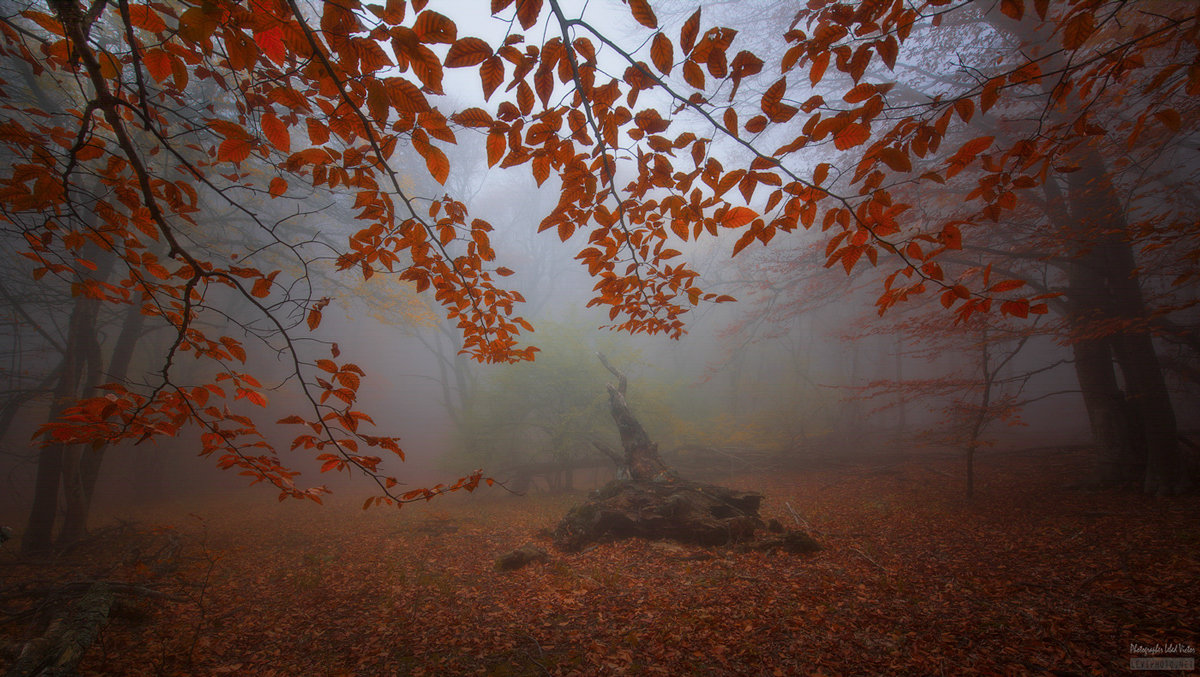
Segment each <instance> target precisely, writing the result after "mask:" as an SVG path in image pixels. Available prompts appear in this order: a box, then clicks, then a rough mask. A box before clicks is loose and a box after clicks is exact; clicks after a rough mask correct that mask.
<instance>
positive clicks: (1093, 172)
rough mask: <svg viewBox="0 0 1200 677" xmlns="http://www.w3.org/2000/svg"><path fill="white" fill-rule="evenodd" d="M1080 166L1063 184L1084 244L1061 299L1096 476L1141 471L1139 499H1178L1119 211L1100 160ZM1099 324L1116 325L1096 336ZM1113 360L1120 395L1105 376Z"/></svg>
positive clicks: (1174, 430)
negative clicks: (1092, 438)
mask: <svg viewBox="0 0 1200 677" xmlns="http://www.w3.org/2000/svg"><path fill="white" fill-rule="evenodd" d="M1081 159H1082V162H1081V169H1080V170H1079V171H1077V172H1073V173H1071V174H1070V175H1069V179H1068V190H1069V195H1070V207H1071V224H1072V226H1073V232H1074V233H1075V234H1076V235H1077V236H1078V238H1079V239H1080V240H1081V241H1086V242H1089V243H1090V244H1089V246H1088V247H1087V248H1086V249H1085V250H1084V251H1083V252H1081V254H1080V257H1079V260H1078V261H1077V262H1076V263H1075V264H1074V265H1073V267H1072V270H1071V276H1070V277H1071V279H1070V293H1069V299H1070V301H1071V303H1072V305H1073V308H1074V312H1073V313H1072V319H1073V320H1074V321H1073V323H1072V324H1073V325H1074V329H1075V330H1076V332H1077V334H1078V343H1077V346H1078V347H1077V348H1076V358H1077V363H1076V372H1077V374H1079V376H1080V387H1081V388H1082V389H1083V390H1084V399H1085V403H1086V404H1087V406H1088V412H1089V417H1090V418H1091V422H1092V429H1093V432H1094V433H1096V434H1097V443H1098V444H1099V446H1100V448H1101V449H1102V453H1103V456H1102V459H1103V469H1102V477H1103V478H1104V479H1107V480H1109V481H1119V478H1121V477H1129V476H1130V475H1129V473H1130V472H1131V471H1137V470H1142V489H1143V491H1145V492H1146V493H1149V494H1177V493H1182V492H1185V491H1188V490H1190V489H1191V488H1192V480H1191V477H1190V476H1189V475H1188V469H1187V464H1186V463H1184V459H1183V456H1182V453H1181V450H1180V448H1179V443H1178V425H1177V422H1176V420H1175V409H1174V407H1173V405H1172V403H1171V397H1170V393H1169V392H1168V390H1167V384H1166V379H1165V378H1164V375H1163V369H1162V365H1161V364H1160V363H1159V360H1158V354H1157V352H1156V350H1155V347H1154V342H1153V339H1152V336H1151V334H1150V326H1151V323H1150V319H1149V317H1148V314H1147V311H1146V306H1145V302H1144V300H1143V297H1142V290H1141V286H1140V285H1139V282H1138V277H1137V268H1136V265H1137V264H1136V260H1135V258H1134V254H1133V250H1132V247H1131V244H1130V242H1129V240H1128V235H1127V231H1128V228H1127V224H1126V221H1125V212H1124V210H1123V209H1122V207H1121V204H1120V203H1119V202H1118V200H1117V199H1116V193H1115V188H1114V186H1113V184H1112V182H1111V180H1110V179H1109V177H1108V174H1107V171H1106V169H1105V164H1104V161H1103V158H1101V157H1100V156H1099V154H1098V153H1096V152H1094V151H1089V152H1087V153H1085V154H1084V155H1083V157H1082V158H1081ZM1101 323H1103V324H1104V325H1113V324H1114V323H1115V325H1116V326H1115V329H1102V328H1101V326H1100V325H1101ZM1080 357H1082V358H1083V360H1082V361H1079V360H1078V358H1080ZM1114 359H1115V361H1116V364H1117V365H1118V366H1119V367H1120V374H1121V376H1122V377H1123V381H1124V387H1125V389H1124V392H1122V391H1121V390H1120V388H1119V386H1118V382H1117V379H1116V375H1115V373H1113V367H1112V362H1113V360H1114ZM1089 388H1095V389H1097V390H1094V391H1091V392H1089Z"/></svg>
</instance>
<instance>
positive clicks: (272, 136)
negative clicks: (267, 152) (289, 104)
mask: <svg viewBox="0 0 1200 677" xmlns="http://www.w3.org/2000/svg"><path fill="white" fill-rule="evenodd" d="M262 130H263V136H265V137H267V141H270V142H271V145H272V146H275V148H276V149H278V150H279V151H280V152H283V153H291V152H292V135H291V133H290V132H289V131H288V126H287V125H286V124H284V123H283V121H282V120H280V119H279V118H278V117H276V116H275V113H272V112H271V111H267V112H266V113H263V116H262Z"/></svg>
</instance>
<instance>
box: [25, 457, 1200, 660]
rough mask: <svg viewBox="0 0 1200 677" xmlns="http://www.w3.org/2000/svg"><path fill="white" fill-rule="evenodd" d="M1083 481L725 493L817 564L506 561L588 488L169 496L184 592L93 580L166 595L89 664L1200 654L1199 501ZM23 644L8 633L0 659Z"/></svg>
mask: <svg viewBox="0 0 1200 677" xmlns="http://www.w3.org/2000/svg"><path fill="white" fill-rule="evenodd" d="M1085 466H1086V459H1084V458H1083V457H1081V456H1078V455H1075V454H1068V453H1053V454H1041V455H1029V454H1026V455H1008V456H1002V455H999V454H994V455H990V456H988V457H985V459H984V460H983V461H982V462H981V463H980V464H979V474H980V486H981V489H980V490H979V491H978V498H977V499H976V501H975V502H974V503H973V504H971V505H968V504H966V503H965V502H964V501H963V500H962V498H961V491H962V489H961V485H962V482H961V479H954V478H952V477H951V476H952V475H954V474H955V473H956V472H958V470H959V468H958V464H957V463H956V462H955V461H954V460H951V459H945V458H942V459H929V458H926V459H913V460H910V461H907V462H903V463H894V464H890V465H879V464H877V465H864V466H849V467H841V468H827V469H822V470H813V471H808V472H803V473H795V474H791V475H787V474H782V475H781V474H775V475H770V476H765V475H739V476H735V477H734V478H732V479H729V480H727V481H726V482H725V483H726V484H729V485H731V486H736V487H740V488H746V489H756V490H761V491H763V492H764V493H766V494H767V500H766V503H765V505H764V511H763V512H764V516H765V517H776V518H778V519H780V520H781V521H784V522H788V523H791V522H793V521H794V519H795V518H794V517H793V516H792V515H791V514H790V513H789V511H788V510H787V508H786V506H785V502H786V503H790V505H791V506H793V507H794V508H795V509H796V511H797V513H798V515H799V516H800V518H801V519H802V520H803V521H804V522H806V523H807V524H806V528H808V529H809V530H811V532H812V533H813V535H814V536H816V537H817V539H818V540H819V541H820V542H821V543H822V544H823V545H824V546H825V549H824V550H822V551H821V552H819V553H817V554H815V555H811V556H793V555H786V554H774V553H739V552H735V551H733V550H722V549H711V550H706V549H702V548H696V547H690V546H678V545H674V544H664V543H651V542H646V541H638V540H633V541H626V542H620V543H612V544H607V545H602V546H599V547H596V548H594V549H591V550H589V551H586V552H583V553H579V554H570V555H566V554H562V553H554V552H552V558H551V561H550V562H549V563H546V564H540V565H533V566H530V567H527V568H525V569H522V570H519V571H516V572H511V573H501V572H497V571H496V570H495V569H494V568H493V560H494V558H495V557H496V556H497V555H498V554H500V553H502V552H504V551H507V550H509V549H511V548H514V547H516V546H518V545H521V544H523V543H525V542H528V541H529V540H531V539H533V540H535V542H539V541H537V537H536V536H535V533H536V532H537V531H539V530H541V529H544V528H547V527H552V526H553V524H554V523H555V522H556V520H557V519H558V518H559V517H561V516H562V514H563V513H564V512H565V511H566V510H567V508H568V507H570V505H572V504H574V503H576V502H579V501H581V500H583V498H584V496H583V495H582V494H576V495H570V496H563V495H559V496H544V495H543V496H531V497H527V498H514V497H510V496H505V495H501V494H500V493H499V492H493V493H491V494H484V495H478V494H477V495H474V496H463V497H448V498H443V499H438V500H435V501H434V502H432V503H430V504H421V505H410V506H407V507H405V508H404V509H403V510H401V511H399V512H396V511H394V510H384V509H376V510H371V511H367V512H362V511H361V510H359V509H358V508H357V507H356V506H355V501H353V500H351V498H352V497H344V501H343V502H342V503H340V504H333V505H326V506H325V507H320V506H314V505H308V504H304V505H301V504H298V503H294V502H288V503H283V504H279V505H274V504H270V503H269V501H266V500H263V498H264V497H262V496H258V497H257V500H252V501H245V500H244V499H237V500H236V501H235V500H225V501H221V502H217V501H211V502H209V503H205V504H200V505H196V504H192V505H187V506H184V505H164V506H160V507H159V508H158V509H156V511H155V512H154V515H155V519H156V520H158V521H161V522H169V523H171V524H172V525H173V528H174V529H175V532H174V533H178V534H179V540H180V542H181V543H182V544H183V546H182V547H183V550H184V552H185V556H183V557H181V558H180V561H181V562H182V563H183V564H182V566H181V568H180V569H179V570H178V571H176V572H174V573H173V574H172V578H171V579H170V581H173V582H170V583H167V582H165V581H167V580H168V579H164V578H156V579H154V580H149V578H150V576H149V574H147V572H146V568H147V567H146V566H145V564H144V563H143V564H139V565H138V566H137V567H132V568H130V567H126V568H125V569H119V567H118V569H119V570H115V569H112V568H110V569H109V570H107V571H108V573H107V575H108V576H109V577H110V578H111V577H114V576H128V577H130V578H129V580H135V581H136V580H143V581H148V582H147V585H150V584H155V585H159V586H160V588H161V589H162V590H163V591H164V592H167V593H168V594H172V595H173V596H174V597H175V598H176V599H175V600H168V599H161V600H150V601H149V603H143V604H142V605H141V606H142V608H143V611H142V613H140V614H134V615H129V617H126V615H117V617H115V618H114V619H113V621H112V622H111V623H110V624H109V625H108V626H107V627H106V628H105V629H104V631H103V633H102V635H101V638H100V640H99V643H98V644H97V645H96V646H95V647H93V649H92V650H91V652H90V653H89V655H88V657H87V658H86V659H85V661H84V664H83V665H82V666H81V668H82V672H83V673H84V674H94V675H101V674H108V675H157V674H167V675H170V674H203V675H211V674H237V675H242V674H245V675H448V674H450V675H453V674H479V675H544V674H553V675H560V674H561V675H571V674H579V675H599V674H612V675H625V674H645V675H655V674H667V675H679V674H691V675H727V674H739V675H745V674H765V675H771V674H776V675H793V674H829V675H842V674H922V675H930V674H932V675H940V674H945V675H967V674H985V675H994V674H1014V675H1015V674H1028V673H1031V672H1032V673H1047V672H1050V671H1058V672H1057V673H1055V674H1064V675H1066V674H1080V675H1088V674H1108V673H1111V672H1114V671H1122V672H1123V671H1124V670H1126V669H1127V668H1128V666H1129V659H1130V657H1131V655H1130V645H1131V644H1132V643H1138V644H1142V645H1147V646H1153V645H1156V644H1157V645H1167V644H1182V645H1184V646H1191V647H1194V646H1195V644H1196V637H1197V624H1196V618H1197V617H1196V615H1195V613H1194V612H1195V609H1197V608H1200V585H1197V581H1200V559H1198V553H1200V520H1198V519H1197V517H1200V499H1198V498H1197V497H1185V498H1172V499H1144V498H1142V497H1139V496H1136V495H1129V494H1122V493H1116V492H1092V491H1082V490H1071V489H1066V488H1065V487H1067V486H1068V485H1070V484H1071V483H1072V482H1073V481H1074V478H1077V477H1078V476H1079V474H1080V473H1081V472H1084V471H1085ZM142 519H143V520H144V519H145V516H144V514H143V517H142ZM118 540H119V539H114V542H117V541H118ZM120 542H122V543H124V541H120ZM539 543H540V544H541V545H543V546H546V547H549V544H548V543H546V542H539ZM121 547H125V546H121ZM110 549H111V550H113V552H111V553H109V556H110V557H117V556H118V555H119V554H120V552H119V551H120V548H118V547H117V546H115V545H114V546H112V548H110ZM125 561H128V557H127V555H125ZM96 562H97V556H96V555H95V554H94V553H93V554H82V553H81V554H79V555H77V556H76V557H74V558H72V557H71V556H67V557H66V558H64V559H63V560H61V561H58V562H57V563H55V564H54V565H53V566H50V567H47V566H46V565H45V564H42V565H39V566H37V567H33V566H31V565H25V564H20V563H17V562H12V561H10V562H6V563H5V564H4V567H5V569H6V570H7V574H8V575H6V576H5V578H7V579H8V580H10V581H20V580H21V577H27V578H30V579H33V578H41V579H45V578H46V577H47V576H51V577H53V578H55V579H56V580H59V581H67V580H70V579H71V578H72V577H73V576H74V577H77V578H87V576H88V575H91V574H89V573H88V572H89V571H90V569H88V567H95V566H96ZM114 566H116V565H114ZM126 569H128V571H126ZM139 577H141V578H139ZM205 581H206V583H205ZM172 586H174V587H172ZM26 630H27V629H23V626H21V625H20V624H15V623H8V624H6V625H5V626H4V632H5V638H6V639H7V640H8V646H10V647H11V646H14V645H15V644H16V640H17V639H18V635H19V634H20V633H21V632H23V631H26ZM7 658H11V657H7Z"/></svg>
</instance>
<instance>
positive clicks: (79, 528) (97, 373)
mask: <svg viewBox="0 0 1200 677" xmlns="http://www.w3.org/2000/svg"><path fill="white" fill-rule="evenodd" d="M145 318H146V316H145V314H143V313H142V308H141V304H138V303H135V304H132V305H130V306H129V308H128V309H127V310H126V311H125V319H124V321H123V322H122V324H121V333H120V335H118V337H117V342H116V345H115V346H113V352H112V359H111V360H110V361H109V365H108V371H107V373H102V370H103V367H102V365H101V351H100V344H99V342H98V341H96V340H95V339H94V338H93V340H92V341H91V342H90V343H89V344H88V384H87V386H86V387H85V388H84V393H85V394H88V395H90V394H91V391H92V390H93V389H94V388H95V387H96V386H97V385H99V382H100V380H101V378H102V376H103V377H104V379H105V380H108V381H122V380H124V379H125V377H126V376H127V375H128V373H129V364H130V363H131V362H132V361H133V351H134V348H135V347H136V346H137V342H138V339H140V338H141V336H142V328H143V327H144V326H145ZM106 450H107V447H103V446H102V447H97V448H93V449H85V448H82V447H79V446H78V445H76V447H75V448H74V449H71V450H68V451H67V453H66V455H65V463H64V466H63V492H64V493H65V495H66V504H67V505H66V507H67V509H66V513H65V515H64V516H63V528H62V532H61V533H60V534H59V541H60V542H62V543H74V542H75V541H77V540H79V539H81V538H83V537H84V536H85V535H86V534H87V522H88V515H90V514H91V509H92V497H93V496H95V494H96V480H97V479H99V477H100V466H101V464H102V463H103V461H104V454H105V451H106Z"/></svg>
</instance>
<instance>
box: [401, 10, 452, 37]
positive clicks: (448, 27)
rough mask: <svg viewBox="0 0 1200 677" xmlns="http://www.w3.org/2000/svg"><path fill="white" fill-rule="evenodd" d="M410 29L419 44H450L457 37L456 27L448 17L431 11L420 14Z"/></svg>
mask: <svg viewBox="0 0 1200 677" xmlns="http://www.w3.org/2000/svg"><path fill="white" fill-rule="evenodd" d="M412 29H413V32H414V33H416V34H417V38H418V39H420V41H421V42H434V43H437V42H441V43H445V44H451V43H453V42H454V41H455V39H456V38H457V37H458V26H456V25H454V22H453V21H451V20H450V19H449V18H448V17H446V16H443V15H441V14H438V13H437V12H435V11H433V10H425V11H424V12H421V14H420V15H418V16H417V21H416V23H414V24H413V27H412Z"/></svg>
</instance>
